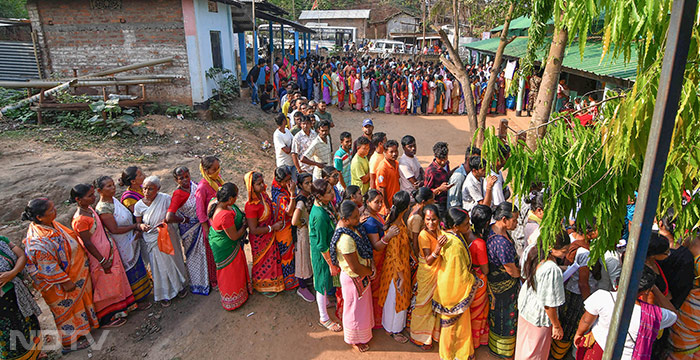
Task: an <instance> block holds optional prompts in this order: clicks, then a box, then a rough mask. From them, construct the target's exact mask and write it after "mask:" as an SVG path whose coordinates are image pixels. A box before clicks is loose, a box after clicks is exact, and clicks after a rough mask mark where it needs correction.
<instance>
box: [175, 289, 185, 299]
mask: <svg viewBox="0 0 700 360" xmlns="http://www.w3.org/2000/svg"><path fill="white" fill-rule="evenodd" d="M177 297H179V298H180V299H184V298H185V297H187V289H185V290H182V291H180V292H179V293H177Z"/></svg>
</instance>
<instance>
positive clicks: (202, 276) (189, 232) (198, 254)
mask: <svg viewBox="0 0 700 360" xmlns="http://www.w3.org/2000/svg"><path fill="white" fill-rule="evenodd" d="M175 191H184V190H175ZM196 192H197V184H195V183H194V182H193V181H190V193H189V197H188V198H187V201H186V202H185V203H184V204H183V205H182V206H181V207H180V208H179V209H178V210H177V214H178V215H179V216H180V217H182V216H185V217H187V218H188V219H189V220H190V221H189V222H187V223H184V224H179V225H178V230H180V238H181V239H182V246H183V249H184V250H185V258H186V259H187V262H186V265H187V272H188V273H189V275H190V291H191V292H192V293H193V294H199V295H209V270H208V266H207V247H206V244H205V241H206V237H205V235H204V231H203V230H202V224H201V223H200V222H199V219H198V218H197V197H196V195H195V194H196Z"/></svg>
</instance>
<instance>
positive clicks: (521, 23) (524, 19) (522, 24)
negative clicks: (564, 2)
mask: <svg viewBox="0 0 700 360" xmlns="http://www.w3.org/2000/svg"><path fill="white" fill-rule="evenodd" d="M547 24H554V20H549V21H548V22H547ZM531 25H532V18H530V17H528V16H527V15H523V16H521V17H519V18H515V19H513V20H511V21H510V25H509V26H508V30H522V29H529V28H530V26H531ZM501 30H503V25H501V26H497V27H495V28H493V29H491V32H494V31H501Z"/></svg>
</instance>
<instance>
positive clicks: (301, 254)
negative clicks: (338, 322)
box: [292, 173, 315, 302]
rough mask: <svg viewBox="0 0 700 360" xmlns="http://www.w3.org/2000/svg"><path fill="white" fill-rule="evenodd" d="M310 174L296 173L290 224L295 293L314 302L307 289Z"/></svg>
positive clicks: (311, 273)
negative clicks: (294, 231)
mask: <svg viewBox="0 0 700 360" xmlns="http://www.w3.org/2000/svg"><path fill="white" fill-rule="evenodd" d="M311 179H312V177H311V174H309V173H301V174H299V175H297V188H298V189H299V195H297V197H296V206H295V209H294V214H293V215H292V225H294V226H296V228H297V238H296V244H295V246H294V250H295V251H294V276H296V277H297V280H298V281H299V289H297V295H299V296H301V297H302V298H303V299H304V300H305V301H307V302H314V298H315V297H314V294H313V293H311V291H310V290H309V280H310V279H311V277H312V276H313V268H312V267H311V245H310V244H309V212H310V211H311V207H312V206H313V204H314V203H313V201H314V199H313V197H312V195H311Z"/></svg>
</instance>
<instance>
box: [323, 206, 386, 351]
mask: <svg viewBox="0 0 700 360" xmlns="http://www.w3.org/2000/svg"><path fill="white" fill-rule="evenodd" d="M359 225H360V211H359V210H358V209H357V205H355V203H354V202H352V201H350V200H345V201H343V202H342V203H341V204H340V220H339V221H338V227H337V228H336V230H335V232H334V233H333V238H332V239H331V244H330V249H329V250H330V257H331V262H332V263H333V265H334V266H339V267H340V269H341V270H342V271H341V272H340V283H341V289H342V292H343V338H344V339H345V343H347V344H349V345H351V346H352V347H353V348H355V349H356V350H357V351H359V352H365V351H367V350H369V344H368V343H369V341H370V340H372V327H373V325H374V315H373V314H372V287H371V286H370V278H371V277H373V276H375V275H376V273H375V271H374V266H373V265H372V243H371V242H370V240H369V238H367V234H366V233H365V231H364V228H363V227H362V226H359Z"/></svg>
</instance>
